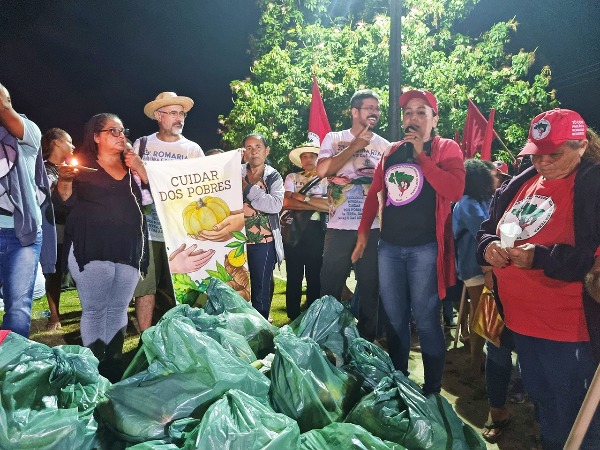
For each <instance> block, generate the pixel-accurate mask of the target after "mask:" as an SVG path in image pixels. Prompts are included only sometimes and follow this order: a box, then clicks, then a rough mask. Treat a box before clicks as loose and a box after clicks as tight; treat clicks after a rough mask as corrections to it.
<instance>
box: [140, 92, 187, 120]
mask: <svg viewBox="0 0 600 450" xmlns="http://www.w3.org/2000/svg"><path fill="white" fill-rule="evenodd" d="M167 105H181V106H183V111H184V112H188V111H189V110H190V109H192V106H194V100H192V99H191V98H189V97H181V96H179V95H177V94H176V93H175V92H161V93H160V94H158V95H157V96H156V99H155V100H152V101H151V102H150V103H147V104H146V106H144V114H146V115H147V116H148V117H150V118H151V119H154V112H155V111H156V110H157V109H159V108H162V107H163V106H167Z"/></svg>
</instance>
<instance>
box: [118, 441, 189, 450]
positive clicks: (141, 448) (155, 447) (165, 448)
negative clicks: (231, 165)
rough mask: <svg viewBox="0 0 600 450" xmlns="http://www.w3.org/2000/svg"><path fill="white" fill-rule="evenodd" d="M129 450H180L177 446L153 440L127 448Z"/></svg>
mask: <svg viewBox="0 0 600 450" xmlns="http://www.w3.org/2000/svg"><path fill="white" fill-rule="evenodd" d="M126 448H127V450H179V447H177V446H176V445H175V444H171V443H169V442H165V441H161V440H152V441H147V442H141V443H139V444H134V445H130V446H127V447H126Z"/></svg>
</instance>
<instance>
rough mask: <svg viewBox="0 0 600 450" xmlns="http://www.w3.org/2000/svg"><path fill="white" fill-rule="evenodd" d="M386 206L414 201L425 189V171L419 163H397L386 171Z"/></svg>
mask: <svg viewBox="0 0 600 450" xmlns="http://www.w3.org/2000/svg"><path fill="white" fill-rule="evenodd" d="M385 186H386V188H387V201H386V203H385V205H386V206H388V205H390V204H392V205H394V206H402V205H406V204H407V203H410V202H412V201H413V200H414V199H415V198H417V196H418V195H419V194H420V193H421V189H423V172H421V167H420V166H419V165H418V164H407V163H403V164H396V165H393V166H391V167H390V168H389V169H388V170H386V172H385Z"/></svg>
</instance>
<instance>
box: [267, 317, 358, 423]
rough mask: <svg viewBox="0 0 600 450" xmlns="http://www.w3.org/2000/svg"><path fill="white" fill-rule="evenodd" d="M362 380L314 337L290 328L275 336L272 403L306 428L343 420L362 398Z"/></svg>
mask: <svg viewBox="0 0 600 450" xmlns="http://www.w3.org/2000/svg"><path fill="white" fill-rule="evenodd" d="M361 383H362V381H358V380H357V379H356V378H355V377H353V376H352V375H348V374H346V373H344V372H342V371H341V370H339V369H338V368H336V367H335V366H334V365H333V364H331V363H330V362H329V361H328V359H327V358H326V357H325V354H324V352H323V350H322V349H321V348H320V347H319V345H318V344H317V343H316V342H315V341H313V340H312V339H311V338H299V337H297V336H296V335H294V334H293V333H292V332H291V330H289V328H288V329H282V332H281V333H280V334H279V335H278V336H277V337H276V338H275V358H274V360H273V365H272V367H271V390H270V392H269V396H270V399H271V404H272V405H273V408H274V409H275V411H279V412H282V413H284V414H285V415H287V416H288V417H291V418H293V419H295V420H296V421H297V422H298V425H299V426H300V430H302V431H303V432H304V431H308V430H312V429H313V428H323V427H324V426H327V425H329V424H330V423H332V422H341V421H342V420H343V418H344V417H345V415H346V414H347V412H348V411H349V410H350V409H351V408H352V406H354V404H355V403H356V402H357V401H358V399H359V398H360V385H361Z"/></svg>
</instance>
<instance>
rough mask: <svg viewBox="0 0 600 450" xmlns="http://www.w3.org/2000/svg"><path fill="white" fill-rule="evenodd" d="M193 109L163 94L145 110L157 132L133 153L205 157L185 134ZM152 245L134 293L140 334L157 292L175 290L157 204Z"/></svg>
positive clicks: (151, 220) (147, 157) (153, 157)
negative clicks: (147, 263)
mask: <svg viewBox="0 0 600 450" xmlns="http://www.w3.org/2000/svg"><path fill="white" fill-rule="evenodd" d="M193 106H194V101H193V100H192V99H191V98H189V97H182V96H179V95H177V94H176V93H175V92H161V93H160V94H158V95H157V96H156V99H155V100H152V101H151V102H149V103H148V104H146V106H145V107H144V114H145V115H146V116H148V118H150V119H152V120H156V122H157V123H158V132H157V133H153V134H151V135H149V136H144V137H142V138H140V139H138V140H136V141H135V143H134V144H133V151H135V152H136V153H138V154H140V156H141V157H142V160H144V161H166V160H173V159H187V158H197V157H200V156H204V153H203V152H202V149H201V148H200V146H199V145H198V144H196V143H195V142H192V141H190V140H189V139H187V138H185V137H184V136H183V134H182V132H183V126H184V124H185V118H186V116H187V113H188V111H189V110H190V109H192V107H193ZM146 217H147V221H148V237H149V241H150V242H149V245H150V266H149V267H148V275H147V276H146V278H144V279H143V280H141V281H140V282H139V283H138V285H137V287H136V289H135V292H134V296H135V311H136V315H137V320H138V327H139V329H140V332H142V331H144V330H146V329H147V328H149V327H150V326H151V325H152V314H153V311H154V306H155V304H156V292H157V290H158V291H161V292H164V293H165V294H167V295H168V296H169V297H170V296H171V295H172V292H173V286H172V283H171V275H170V273H169V258H168V256H167V251H166V247H165V239H164V237H163V232H162V227H161V225H160V221H159V220H158V215H157V214H156V209H155V208H154V204H152V211H151V213H150V214H148V215H147V216H146Z"/></svg>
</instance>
